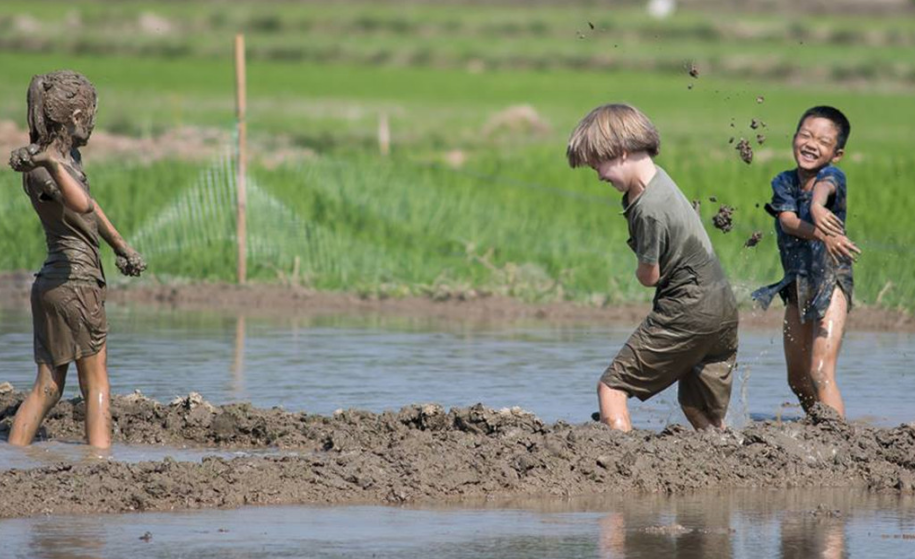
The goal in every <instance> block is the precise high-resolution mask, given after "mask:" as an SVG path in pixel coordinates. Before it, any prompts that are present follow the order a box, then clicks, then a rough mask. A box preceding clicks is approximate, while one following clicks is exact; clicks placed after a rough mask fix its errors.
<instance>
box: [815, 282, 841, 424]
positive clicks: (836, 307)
mask: <svg viewBox="0 0 915 559" xmlns="http://www.w3.org/2000/svg"><path fill="white" fill-rule="evenodd" d="M847 316H848V300H847V299H846V298H845V293H844V292H843V291H842V290H841V289H839V288H836V289H835V290H834V291H833V292H832V300H831V301H830V303H829V308H828V309H827V310H826V315H825V316H823V318H822V319H821V320H820V321H819V322H817V323H816V324H815V325H814V332H815V335H814V336H813V343H812V352H811V361H810V379H811V381H812V383H813V386H814V389H815V391H816V398H817V401H819V402H823V403H824V404H826V405H827V406H829V407H831V408H833V409H834V410H836V411H837V412H838V413H839V415H841V416H842V417H845V404H844V403H843V402H842V394H841V393H840V392H839V385H838V384H836V364H837V363H838V361H839V350H840V349H841V347H842V336H843V334H844V333H845V318H846V317H847Z"/></svg>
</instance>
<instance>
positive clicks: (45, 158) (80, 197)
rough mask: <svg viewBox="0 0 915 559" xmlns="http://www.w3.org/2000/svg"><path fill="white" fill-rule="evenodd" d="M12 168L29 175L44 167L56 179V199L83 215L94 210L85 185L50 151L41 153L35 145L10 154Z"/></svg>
mask: <svg viewBox="0 0 915 559" xmlns="http://www.w3.org/2000/svg"><path fill="white" fill-rule="evenodd" d="M10 167H12V168H13V170H15V171H19V172H21V173H29V172H31V171H34V170H35V169H38V168H42V167H43V168H44V169H45V170H47V172H48V174H49V175H51V178H52V179H54V182H55V183H56V186H57V192H56V193H55V194H58V195H59V197H58V196H55V198H58V199H59V200H60V202H61V203H62V204H64V205H65V206H67V207H68V208H69V209H70V210H72V211H74V212H76V213H81V214H87V213H89V212H91V211H92V209H93V208H94V203H93V201H92V198H91V197H90V196H89V193H88V192H87V191H86V189H85V188H84V187H83V185H81V184H80V182H79V181H78V180H77V179H76V178H74V177H73V175H71V174H70V173H69V172H67V170H66V169H64V166H63V164H62V163H61V162H60V160H59V159H58V158H57V156H56V155H54V154H53V153H52V152H51V151H50V150H45V151H41V150H40V148H39V147H38V146H37V145H35V144H32V145H30V146H28V147H24V148H19V149H17V150H15V151H13V153H12V154H10Z"/></svg>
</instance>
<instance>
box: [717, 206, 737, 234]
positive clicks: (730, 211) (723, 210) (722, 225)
mask: <svg viewBox="0 0 915 559" xmlns="http://www.w3.org/2000/svg"><path fill="white" fill-rule="evenodd" d="M712 224H713V225H714V226H715V228H716V229H720V230H721V231H722V232H723V233H727V232H729V231H730V230H731V229H733V228H734V208H732V207H731V206H728V205H727V204H724V205H722V206H720V207H719V208H718V213H717V214H715V216H714V217H712Z"/></svg>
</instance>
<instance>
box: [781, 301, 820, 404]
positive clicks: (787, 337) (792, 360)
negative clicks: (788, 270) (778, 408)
mask: <svg viewBox="0 0 915 559" xmlns="http://www.w3.org/2000/svg"><path fill="white" fill-rule="evenodd" d="M782 334H783V335H782V339H783V341H784V345H785V361H786V362H787V364H788V386H790V387H791V390H792V391H793V392H794V394H795V395H796V396H797V399H798V400H799V401H800V403H801V406H802V407H803V408H804V411H807V410H809V409H810V407H811V406H813V404H814V403H816V401H817V393H816V389H815V387H814V385H813V380H812V379H811V378H810V355H811V350H810V348H811V339H812V338H813V335H812V327H811V325H810V324H803V323H801V317H800V312H799V311H798V308H797V305H796V304H794V303H789V304H788V306H786V307H785V322H784V330H783V333H782Z"/></svg>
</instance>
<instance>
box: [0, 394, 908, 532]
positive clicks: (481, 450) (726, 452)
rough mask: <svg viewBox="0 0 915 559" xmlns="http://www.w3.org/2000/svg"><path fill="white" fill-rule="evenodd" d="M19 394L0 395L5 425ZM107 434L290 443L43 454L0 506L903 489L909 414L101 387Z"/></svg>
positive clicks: (3, 476) (84, 509) (8, 488)
mask: <svg viewBox="0 0 915 559" xmlns="http://www.w3.org/2000/svg"><path fill="white" fill-rule="evenodd" d="M22 397H23V395H22V394H21V393H15V392H7V393H5V394H2V395H0V418H2V420H0V424H2V425H3V426H8V424H9V418H10V416H11V415H12V414H13V413H14V412H15V409H16V407H17V406H18V403H19V402H20V401H21V399H22ZM81 405H82V404H81V402H79V401H78V400H74V401H70V402H62V403H61V404H60V405H58V407H57V408H56V409H55V410H54V411H53V412H52V416H51V417H50V418H49V420H48V421H47V422H46V425H45V431H46V434H47V435H48V436H50V437H54V438H72V437H76V436H78V433H81V428H82V427H81V425H80V421H81V419H82V417H81ZM113 420H114V428H115V440H116V441H121V442H125V441H127V442H146V443H151V442H168V443H171V444H194V443H206V444H215V445H220V446H231V447H246V448H247V447H263V446H279V447H284V448H295V449H298V450H299V452H297V453H296V454H295V455H286V456H280V457H263V456H260V457H243V458H235V459H231V460H227V459H223V458H217V457H208V458H205V459H204V460H203V462H202V463H183V462H181V463H179V462H176V461H174V460H171V459H166V460H163V461H161V462H143V463H139V464H125V463H117V462H100V463H94V464H82V465H56V466H51V467H44V468H37V469H32V470H25V471H21V470H20V471H17V470H11V471H6V472H2V473H0V492H2V493H3V495H4V499H3V500H2V502H0V518H5V517H15V516H28V515H34V514H41V513H52V512H53V513H88V512H94V513H97V512H124V511H133V510H172V509H175V508H203V507H234V506H240V505H244V504H296V503H345V502H363V503H365V502H374V503H401V502H407V501H409V502H425V501H443V500H460V499H468V498H474V499H476V498H482V497H485V498H497V497H517V496H543V495H554V496H569V495H581V494H586V493H588V494H592V493H604V492H629V491H647V492H662V493H678V492H684V491H689V490H694V489H704V488H722V487H742V488H747V487H760V488H763V487H764V488H784V487H822V486H830V487H867V488H870V489H872V490H891V491H912V490H913V487H915V458H913V457H915V426H913V425H904V426H901V427H898V428H895V429H876V428H870V427H861V426H851V425H848V424H846V423H845V422H843V421H842V420H841V419H839V418H837V417H835V415H834V414H830V412H829V410H828V409H821V408H817V409H815V410H814V412H813V413H812V414H811V416H810V418H809V419H808V420H805V421H803V422H798V423H787V424H782V423H773V422H767V423H758V424H753V425H751V426H750V427H748V428H746V429H744V430H743V431H723V432H705V433H695V432H692V431H690V430H687V429H685V428H683V427H681V426H676V425H675V426H670V427H668V428H667V429H665V430H664V431H662V432H661V433H652V432H647V431H635V432H632V433H618V432H613V431H609V430H607V429H606V428H605V427H604V426H603V425H601V424H597V423H590V422H589V423H585V424H581V425H569V424H567V423H564V422H561V421H560V422H557V423H554V424H545V423H543V422H542V421H540V420H539V419H538V418H536V417H535V416H533V415H531V414H529V413H527V412H524V411H522V410H520V409H517V408H513V409H503V410H493V409H490V408H486V407H484V406H482V405H476V406H472V407H469V408H455V409H452V410H450V411H447V412H446V411H445V410H444V409H443V408H441V407H440V406H438V405H435V404H427V405H413V406H408V407H405V408H403V409H401V410H400V411H398V412H385V413H380V414H376V413H369V412H364V411H358V410H346V411H339V412H337V413H335V414H333V415H332V416H330V417H325V416H317V415H309V414H305V413H288V412H284V411H282V410H279V409H271V410H261V409H255V408H252V407H251V406H248V405H243V404H233V405H226V406H212V405H210V404H208V403H207V402H205V401H204V400H203V399H202V398H200V397H199V396H198V395H193V394H192V395H190V396H188V397H186V398H179V399H177V400H176V401H174V402H172V403H171V404H161V403H158V402H154V401H152V400H149V399H146V398H144V397H142V396H141V395H131V396H124V397H115V398H114V399H113Z"/></svg>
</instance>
